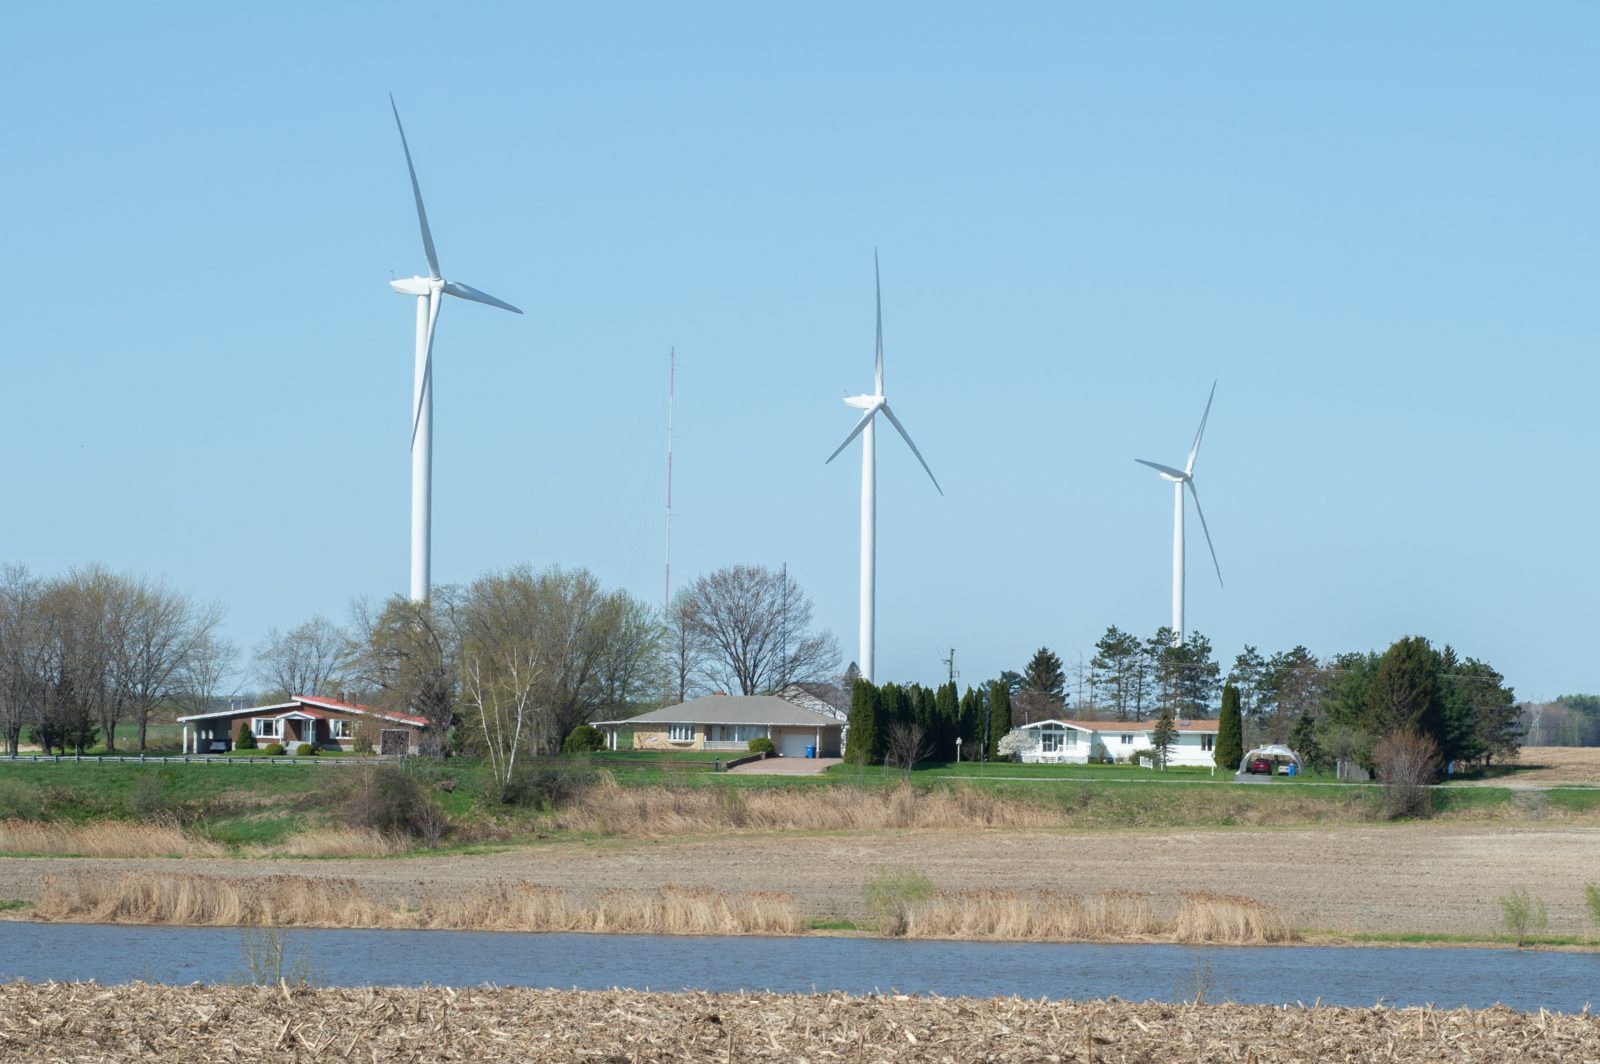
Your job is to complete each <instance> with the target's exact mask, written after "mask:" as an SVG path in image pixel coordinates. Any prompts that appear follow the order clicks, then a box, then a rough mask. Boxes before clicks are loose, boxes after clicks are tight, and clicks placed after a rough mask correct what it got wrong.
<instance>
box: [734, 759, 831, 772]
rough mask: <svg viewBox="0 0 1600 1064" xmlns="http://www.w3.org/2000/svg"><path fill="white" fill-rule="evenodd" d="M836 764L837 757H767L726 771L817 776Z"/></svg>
mask: <svg viewBox="0 0 1600 1064" xmlns="http://www.w3.org/2000/svg"><path fill="white" fill-rule="evenodd" d="M838 763H839V758H837V757H768V758H763V759H762V760H760V761H752V762H750V763H749V764H748V765H739V766H738V767H737V768H730V769H729V770H728V771H729V772H742V773H744V774H745V775H746V776H819V775H821V774H822V773H823V772H824V771H826V769H827V767H828V766H829V765H837V764H838Z"/></svg>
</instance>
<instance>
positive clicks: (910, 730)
mask: <svg viewBox="0 0 1600 1064" xmlns="http://www.w3.org/2000/svg"><path fill="white" fill-rule="evenodd" d="M1011 714H1012V709H1011V685H1010V683H1009V682H1008V681H1006V680H1005V679H997V680H991V681H989V682H988V683H986V684H982V685H980V686H978V687H971V686H969V687H968V688H967V689H966V691H965V692H964V693H962V694H961V695H960V696H959V697H957V694H956V685H955V683H954V682H948V683H943V684H940V685H939V686H938V687H937V688H930V687H924V686H923V685H922V684H917V683H913V684H897V683H885V684H874V683H872V682H871V681H869V680H863V679H861V678H860V677H856V678H855V680H854V682H853V684H852V685H851V689H850V717H849V728H848V730H847V731H846V737H845V750H844V758H845V760H846V761H848V762H850V763H852V764H858V765H874V764H886V765H891V766H895V767H900V768H910V767H911V766H912V765H915V764H916V763H917V762H919V761H925V760H929V759H934V760H944V759H946V758H948V759H951V760H954V759H955V757H956V752H957V745H956V740H958V739H959V740H960V741H961V743H960V747H959V749H960V754H961V757H962V758H963V759H966V760H972V761H976V760H979V759H990V760H992V759H993V758H994V757H995V756H996V754H997V750H998V748H999V744H1000V739H1001V738H1002V737H1003V736H1004V735H1005V734H1006V732H1007V731H1009V730H1010V728H1011Z"/></svg>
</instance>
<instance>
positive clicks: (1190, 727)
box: [1022, 719, 1217, 732]
mask: <svg viewBox="0 0 1600 1064" xmlns="http://www.w3.org/2000/svg"><path fill="white" fill-rule="evenodd" d="M1046 724H1054V725H1056V726H1057V727H1065V728H1077V729H1078V730H1079V731H1090V732H1103V731H1104V732H1148V731H1155V730H1156V721H1153V720H1036V721H1034V722H1033V723H1032V724H1024V725H1022V727H1024V728H1042V727H1043V726H1045V725H1046ZM1172 724H1173V726H1174V727H1175V728H1177V729H1178V730H1179V731H1180V732H1214V731H1216V730H1217V722H1216V721H1214V720H1189V719H1184V720H1175V721H1173V722H1172Z"/></svg>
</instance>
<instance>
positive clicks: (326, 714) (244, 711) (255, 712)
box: [178, 695, 428, 755]
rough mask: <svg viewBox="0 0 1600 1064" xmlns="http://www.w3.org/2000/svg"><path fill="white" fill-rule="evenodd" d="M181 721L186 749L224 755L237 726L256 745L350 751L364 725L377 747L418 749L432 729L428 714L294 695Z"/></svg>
mask: <svg viewBox="0 0 1600 1064" xmlns="http://www.w3.org/2000/svg"><path fill="white" fill-rule="evenodd" d="M178 723H179V724H181V725H183V751H184V753H186V754H222V753H226V752H228V751H229V750H232V749H233V748H234V744H235V743H236V742H237V740H238V737H239V727H240V725H244V726H245V727H248V728H249V729H250V734H251V735H253V736H255V740H256V743H257V745H260V746H266V745H267V744H268V743H281V744H282V745H283V747H284V749H285V750H292V749H294V748H295V746H296V745H298V744H300V743H309V744H310V745H312V746H314V747H316V748H317V749H319V750H351V749H354V747H355V741H356V731H357V729H360V728H365V729H366V730H367V732H368V733H369V735H370V737H371V741H372V749H373V752H375V753H379V754H390V755H399V754H415V753H417V752H418V751H419V750H420V748H421V742H422V733H423V732H424V731H426V730H427V728H428V721H427V719H426V718H424V717H417V716H413V715H411V714H409V713H394V712H390V711H389V710H386V709H377V708H375V707H373V706H363V705H359V704H357V703H354V702H340V701H336V700H335V699H332V698H313V697H311V696H309V695H295V696H294V697H293V698H292V699H290V700H289V701H287V702H277V703H274V704H273V705H270V706H245V707H241V708H238V709H224V710H217V711H215V712H212V713H196V714H194V715H192V716H188V717H179V718H178Z"/></svg>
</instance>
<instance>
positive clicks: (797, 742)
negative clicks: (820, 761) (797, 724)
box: [783, 732, 817, 757]
mask: <svg viewBox="0 0 1600 1064" xmlns="http://www.w3.org/2000/svg"><path fill="white" fill-rule="evenodd" d="M816 741H817V740H816V736H814V735H808V734H806V733H805V732H784V733H783V756H784V757H805V756H806V747H808V746H810V745H812V744H813V743H815V742H816Z"/></svg>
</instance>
